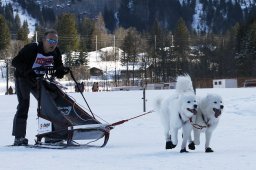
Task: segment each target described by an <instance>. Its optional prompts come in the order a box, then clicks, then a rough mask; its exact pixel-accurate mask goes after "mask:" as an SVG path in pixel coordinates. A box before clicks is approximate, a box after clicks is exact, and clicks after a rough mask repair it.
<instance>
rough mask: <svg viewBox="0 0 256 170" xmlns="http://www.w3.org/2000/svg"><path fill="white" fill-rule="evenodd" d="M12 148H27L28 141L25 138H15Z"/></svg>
mask: <svg viewBox="0 0 256 170" xmlns="http://www.w3.org/2000/svg"><path fill="white" fill-rule="evenodd" d="M13 145H14V146H27V145H28V139H27V138H22V137H21V138H18V137H15V139H14V143H13Z"/></svg>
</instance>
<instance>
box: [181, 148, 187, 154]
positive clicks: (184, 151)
mask: <svg viewBox="0 0 256 170" xmlns="http://www.w3.org/2000/svg"><path fill="white" fill-rule="evenodd" d="M180 153H188V151H187V150H186V148H184V149H181V150H180Z"/></svg>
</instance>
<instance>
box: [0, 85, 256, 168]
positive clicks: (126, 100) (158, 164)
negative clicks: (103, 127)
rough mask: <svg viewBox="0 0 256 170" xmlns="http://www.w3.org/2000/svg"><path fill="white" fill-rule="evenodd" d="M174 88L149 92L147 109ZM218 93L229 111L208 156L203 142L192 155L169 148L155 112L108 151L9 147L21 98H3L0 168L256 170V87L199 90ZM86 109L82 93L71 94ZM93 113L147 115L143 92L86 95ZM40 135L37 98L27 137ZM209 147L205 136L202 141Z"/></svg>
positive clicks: (123, 131)
mask: <svg viewBox="0 0 256 170" xmlns="http://www.w3.org/2000/svg"><path fill="white" fill-rule="evenodd" d="M172 92H173V90H154V91H150V90H148V91H146V97H147V110H150V109H153V101H154V100H155V99H156V98H157V97H159V96H166V95H169V94H171V93H172ZM207 93H217V94H220V95H221V96H222V97H223V98H224V102H225V110H224V113H223V115H222V117H221V121H220V124H219V126H218V127H217V129H216V131H215V132H214V134H213V138H212V142H211V147H212V148H213V149H214V150H215V152H214V153H205V152H204V144H202V145H200V146H198V147H197V148H196V150H195V151H190V153H183V154H181V153H179V151H180V144H181V133H180V134H179V136H180V138H179V144H178V147H176V148H175V149H173V150H168V151H166V150H165V149H164V146H165V141H164V137H163V131H162V127H161V124H160V121H159V119H158V116H157V114H156V113H151V114H148V115H145V116H143V117H140V118H138V119H134V120H131V121H129V122H127V123H125V124H123V125H120V126H116V127H115V129H113V130H112V131H111V136H110V140H109V142H108V144H107V146H106V147H105V148H86V149H75V150H49V149H32V148H24V147H6V145H9V144H12V143H13V137H12V136H11V131H12V120H13V116H14V114H15V110H16V104H17V100H16V96H15V95H10V96H5V95H0V101H1V102H0V108H1V111H0V122H1V124H0V136H1V138H0V161H1V165H0V169H1V170H17V169H19V170H35V169H37V170H45V169H47V170H56V169H61V170H70V169H75V170H79V169H90V170H103V169H106V170H131V169H136V170H149V169H152V170H155V169H161V170H165V169H166V170H167V169H168V170H170V169H175V170H179V169H180V170H186V169H189V170H198V169H207V170H213V169H214V170H215V169H230V170H231V169H232V170H244V169H246V170H254V169H256V164H255V159H256V147H255V144H256V135H255V134H256V124H255V121H256V112H255V107H256V88H234V89H197V94H198V96H203V95H205V94H207ZM70 95H71V96H72V97H74V98H75V99H76V100H77V102H78V103H80V104H82V105H83V106H85V103H84V102H83V100H82V97H81V96H80V95H79V94H78V93H70ZM84 95H85V97H86V99H87V101H88V103H89V104H90V107H91V109H92V110H93V112H94V113H97V115H99V116H100V117H102V118H103V119H104V120H106V121H108V122H109V123H113V122H116V121H119V120H123V119H127V118H130V117H133V116H136V115H138V114H141V113H142V110H143V104H142V99H141V98H142V91H123V92H100V93H92V92H87V93H84ZM36 133H37V120H36V101H35V99H34V98H33V97H32V100H31V107H30V110H29V119H28V128H27V138H28V139H29V143H30V144H33V143H34V142H33V140H34V139H35V135H36ZM201 142H202V143H204V138H203V137H202V138H201Z"/></svg>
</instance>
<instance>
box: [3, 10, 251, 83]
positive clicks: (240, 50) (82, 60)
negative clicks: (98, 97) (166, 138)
mask: <svg viewBox="0 0 256 170" xmlns="http://www.w3.org/2000/svg"><path fill="white" fill-rule="evenodd" d="M5 8H7V7H5ZM17 18H18V16H17ZM12 25H14V24H13V23H12V24H10V19H9V18H7V17H6V13H1V14H0V52H1V59H5V58H7V57H10V56H11V57H14V56H15V55H16V53H17V52H18V49H20V48H22V46H23V45H24V44H26V43H28V42H31V41H35V40H36V37H35V36H34V37H33V38H32V39H28V38H27V33H28V26H27V22H26V21H25V22H24V23H23V24H22V25H21V24H20V25H19V26H18V30H25V31H23V32H22V31H21V32H20V33H18V32H17V33H16V34H15V35H16V36H13V33H12V31H11V30H12V29H11V28H12ZM52 27H53V28H55V29H56V30H57V31H58V33H59V46H60V49H61V51H62V52H63V53H65V54H66V56H67V57H66V60H65V64H66V65H68V66H70V67H73V68H74V70H76V72H77V74H78V75H79V78H81V79H83V78H86V77H88V66H87V56H88V52H90V51H95V50H99V49H100V48H102V47H107V46H113V44H114V43H115V47H118V48H121V49H122V50H123V53H122V55H121V56H119V57H120V60H121V62H122V64H123V65H124V66H126V68H127V70H126V74H125V78H124V79H125V80H127V82H128V80H129V79H131V78H132V79H133V80H134V78H135V74H136V73H135V69H134V68H135V65H136V64H137V63H138V62H139V63H140V64H141V72H140V76H141V78H144V79H145V80H147V81H148V82H169V81H171V80H172V79H173V78H174V77H176V76H177V75H179V74H182V73H189V74H190V75H191V76H192V77H198V78H231V77H238V76H255V74H256V72H255V68H256V67H255V66H256V63H255V61H256V60H255V56H256V55H255V53H256V51H255V48H256V18H252V19H251V20H250V21H249V22H248V23H246V24H239V23H236V24H235V25H234V26H233V27H232V28H231V29H230V30H228V31H226V32H225V34H222V35H218V34H213V33H207V34H203V35H202V34H197V33H195V32H191V31H189V29H188V27H187V26H186V23H185V21H184V19H183V18H179V19H178V21H177V23H176V25H175V27H174V29H173V30H170V29H166V28H163V27H162V26H161V24H160V23H159V21H158V20H155V21H154V22H153V24H152V25H151V28H150V29H149V31H143V32H141V31H139V30H138V29H136V28H135V27H128V28H123V27H118V28H116V29H115V30H114V31H113V33H110V32H109V31H108V29H107V28H106V24H105V21H104V17H103V16H102V14H99V15H98V16H97V18H96V19H90V18H87V17H83V18H82V19H79V20H78V19H77V17H76V16H75V15H74V14H70V13H63V14H61V15H59V16H58V17H57V19H56V22H55V23H54V25H53V26H52ZM44 30H45V27H43V26H40V25H37V26H36V31H37V35H38V37H39V38H40V37H41V36H42V35H43V32H44ZM19 34H20V36H19ZM22 37H23V38H22ZM73 51H76V52H80V53H78V54H77V55H73ZM116 57H117V55H116V54H111V55H110V56H108V58H107V59H108V60H112V61H114V60H116V59H117V58H116ZM128 65H132V66H133V67H132V68H133V70H128ZM130 72H132V74H130Z"/></svg>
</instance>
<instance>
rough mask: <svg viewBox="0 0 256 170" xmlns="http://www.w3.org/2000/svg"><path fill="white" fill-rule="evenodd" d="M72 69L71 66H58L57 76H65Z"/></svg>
mask: <svg viewBox="0 0 256 170" xmlns="http://www.w3.org/2000/svg"><path fill="white" fill-rule="evenodd" d="M69 71H70V68H69V67H64V66H61V67H58V68H57V69H56V72H55V76H56V77H57V78H59V79H61V78H63V76H64V75H65V74H68V73H69Z"/></svg>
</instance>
